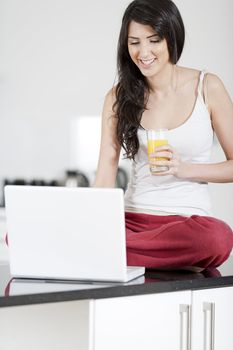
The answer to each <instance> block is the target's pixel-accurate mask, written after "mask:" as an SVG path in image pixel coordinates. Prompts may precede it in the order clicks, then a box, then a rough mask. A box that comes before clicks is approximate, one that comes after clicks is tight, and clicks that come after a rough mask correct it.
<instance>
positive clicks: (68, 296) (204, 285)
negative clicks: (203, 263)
mask: <svg viewBox="0 0 233 350" xmlns="http://www.w3.org/2000/svg"><path fill="white" fill-rule="evenodd" d="M229 286H233V276H225V277H224V276H222V277H216V278H213V277H211V278H203V279H189V280H182V281H180V280H179V281H177V280H174V281H156V282H148V283H145V284H135V285H132V284H131V285H119V286H118V285H117V286H111V287H103V288H96V289H94V288H93V289H82V290H72V291H62V292H61V291H58V292H50V293H37V294H27V295H12V296H4V297H0V307H11V306H26V305H35V304H45V303H56V302H66V301H78V300H90V299H106V298H119V297H127V296H139V295H147V294H157V293H167V292H178V291H185V290H187V291H188V290H191V291H192V290H201V289H209V288H221V287H229Z"/></svg>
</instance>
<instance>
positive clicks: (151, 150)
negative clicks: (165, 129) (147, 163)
mask: <svg viewBox="0 0 233 350" xmlns="http://www.w3.org/2000/svg"><path fill="white" fill-rule="evenodd" d="M167 144H168V141H167V140H148V143H147V146H148V156H149V158H150V159H153V160H167V159H168V158H164V157H150V154H151V153H154V152H155V147H159V146H164V145H167Z"/></svg>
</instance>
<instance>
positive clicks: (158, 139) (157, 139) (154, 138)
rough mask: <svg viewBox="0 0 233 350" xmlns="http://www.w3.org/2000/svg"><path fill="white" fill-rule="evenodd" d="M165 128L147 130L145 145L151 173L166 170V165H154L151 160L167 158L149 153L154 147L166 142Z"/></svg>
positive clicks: (153, 151)
mask: <svg viewBox="0 0 233 350" xmlns="http://www.w3.org/2000/svg"><path fill="white" fill-rule="evenodd" d="M166 132H167V129H157V130H148V131H147V147H148V158H149V166H150V171H151V173H152V174H153V173H156V172H161V171H166V170H168V167H167V166H156V165H153V164H152V163H153V161H156V160H168V158H165V157H152V156H151V154H153V153H155V148H156V147H159V146H164V145H167V144H168V140H167V137H166V136H167V135H166Z"/></svg>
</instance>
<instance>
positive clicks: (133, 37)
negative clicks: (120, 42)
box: [128, 34, 159, 40]
mask: <svg viewBox="0 0 233 350" xmlns="http://www.w3.org/2000/svg"><path fill="white" fill-rule="evenodd" d="M156 36H159V35H158V34H152V35H149V36H147V37H146V38H147V39H150V38H153V37H156ZM128 39H137V40H139V38H137V37H136V36H131V35H129V36H128Z"/></svg>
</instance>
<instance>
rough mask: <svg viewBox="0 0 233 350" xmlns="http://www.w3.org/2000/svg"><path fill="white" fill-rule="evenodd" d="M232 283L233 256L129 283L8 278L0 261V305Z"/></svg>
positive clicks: (149, 274) (154, 273) (148, 274)
mask: <svg viewBox="0 0 233 350" xmlns="http://www.w3.org/2000/svg"><path fill="white" fill-rule="evenodd" d="M227 286H233V256H230V257H229V259H228V260H227V261H226V262H225V263H224V264H223V265H221V266H220V267H218V268H217V269H206V270H204V271H202V272H201V273H195V272H188V271H159V270H149V269H148V270H146V273H145V275H144V276H141V277H139V278H137V279H135V280H133V281H131V282H128V283H81V282H77V283H73V282H72V283H69V282H51V281H38V280H22V279H11V276H10V271H9V265H7V264H6V263H5V264H4V263H2V264H0V307H5V306H16V305H29V304H40V303H51V302H62V301H71V300H81V299H102V298H114V297H121V296H132V295H143V294H153V293H164V292H174V291H181V290H195V289H205V288H217V287H227Z"/></svg>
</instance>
